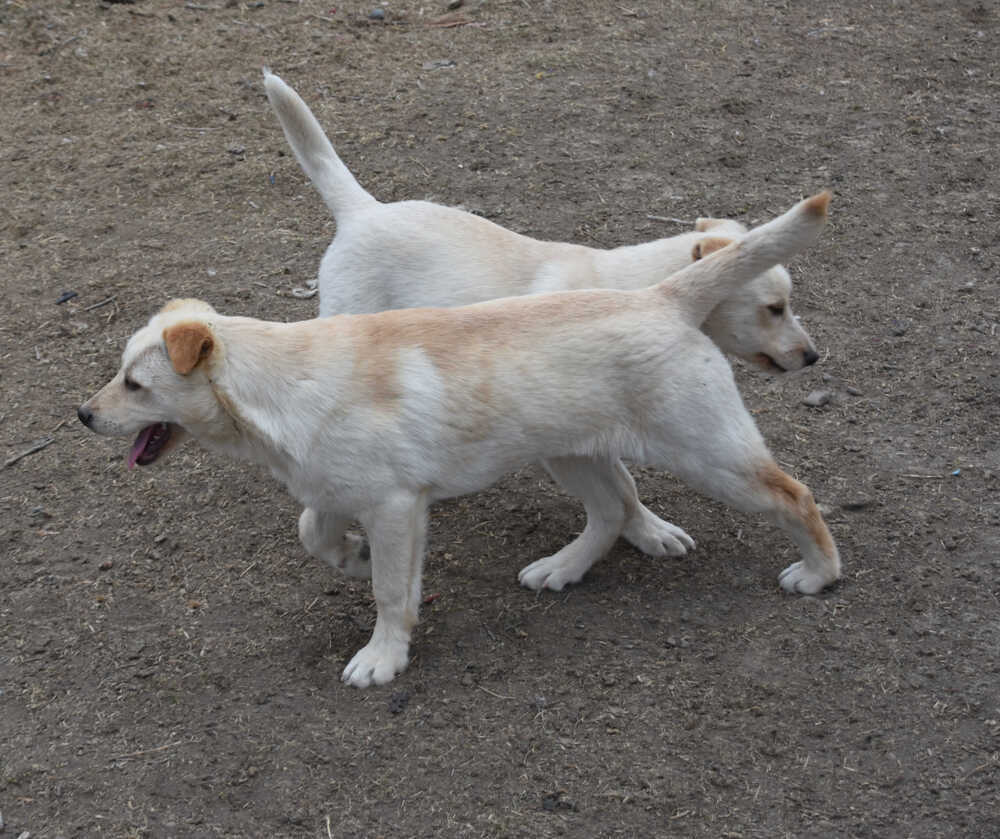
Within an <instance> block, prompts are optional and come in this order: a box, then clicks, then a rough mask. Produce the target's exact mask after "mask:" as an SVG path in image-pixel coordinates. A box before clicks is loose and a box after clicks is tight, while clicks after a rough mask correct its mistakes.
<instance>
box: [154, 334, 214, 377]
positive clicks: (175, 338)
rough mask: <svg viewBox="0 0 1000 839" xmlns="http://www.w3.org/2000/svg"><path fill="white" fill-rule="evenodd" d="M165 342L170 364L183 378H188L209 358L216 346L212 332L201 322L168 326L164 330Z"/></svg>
mask: <svg viewBox="0 0 1000 839" xmlns="http://www.w3.org/2000/svg"><path fill="white" fill-rule="evenodd" d="M163 342H164V343H165V344H166V345H167V356H168V357H169V358H170V363H171V364H173V365H174V370H176V371H177V372H178V373H180V374H181V375H182V376H186V375H187V374H188V373H190V372H191V371H192V370H194V368H195V367H197V366H198V365H199V364H200V363H201V362H202V361H203V360H204V359H206V358H208V356H209V355H211V353H212V348H213V347H214V346H215V339H214V338H213V337H212V330H211V329H209V328H208V325H207V324H204V323H200V322H199V321H186V322H184V323H175V324H174V325H173V326H168V327H167V328H166V329H164V330H163Z"/></svg>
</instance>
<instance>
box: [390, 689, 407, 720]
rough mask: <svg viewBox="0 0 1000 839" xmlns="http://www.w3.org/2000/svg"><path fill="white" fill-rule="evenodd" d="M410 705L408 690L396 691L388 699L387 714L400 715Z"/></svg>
mask: <svg viewBox="0 0 1000 839" xmlns="http://www.w3.org/2000/svg"><path fill="white" fill-rule="evenodd" d="M409 704H410V692H409V691H408V690H397V691H396V692H395V693H394V694H393V695H392V696H390V697H389V713H390V714H400V713H402V712H403V711H405V710H406V706H407V705H409Z"/></svg>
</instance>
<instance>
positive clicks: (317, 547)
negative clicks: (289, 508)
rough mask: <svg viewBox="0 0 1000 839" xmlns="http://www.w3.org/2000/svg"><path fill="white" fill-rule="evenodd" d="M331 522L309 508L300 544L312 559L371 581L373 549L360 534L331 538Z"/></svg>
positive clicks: (301, 524) (301, 521) (304, 513)
mask: <svg viewBox="0 0 1000 839" xmlns="http://www.w3.org/2000/svg"><path fill="white" fill-rule="evenodd" d="M327 524H328V520H327V519H324V518H323V517H322V515H321V514H319V513H317V512H316V511H315V510H313V509H311V508H309V507H307V508H306V509H304V510H303V511H302V515H300V516H299V541H300V542H302V547H304V548H305V549H306V551H307V552H308V553H309V555H310V556H314V557H316V558H317V559H322V560H323V561H324V562H325V563H327V565H329V566H330V567H331V568H335V569H336V570H337V571H340V573H341V574H345V575H347V576H348V577H358V578H360V579H363V580H370V579H371V576H372V564H371V549H370V548H369V547H368V543H367V542H366V541H365V540H364V539H363V538H362V537H361V536H358V535H357V534H356V533H343V532H342V531H341V532H340V533H337V534H336V535H333V537H332V538H331V533H330V532H329V527H328V526H327Z"/></svg>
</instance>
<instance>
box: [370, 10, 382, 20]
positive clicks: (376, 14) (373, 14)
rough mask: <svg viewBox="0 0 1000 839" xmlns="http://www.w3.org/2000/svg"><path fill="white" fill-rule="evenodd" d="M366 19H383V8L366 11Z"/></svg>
mask: <svg viewBox="0 0 1000 839" xmlns="http://www.w3.org/2000/svg"><path fill="white" fill-rule="evenodd" d="M368 20H385V9H372V10H371V11H370V12H369V13H368Z"/></svg>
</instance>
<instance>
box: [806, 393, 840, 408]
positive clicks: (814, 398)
mask: <svg viewBox="0 0 1000 839" xmlns="http://www.w3.org/2000/svg"><path fill="white" fill-rule="evenodd" d="M832 397H833V394H832V393H831V392H830V391H828V390H814V391H813V392H812V393H810V394H809V395H808V396H807V397H806V398H805V399H803V400H802V404H803V405H808V406H809V407H810V408H821V407H822V406H823V405H825V404H826V403H827V402H829V401H830V399H831V398H832Z"/></svg>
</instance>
